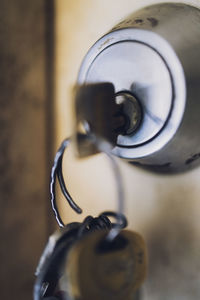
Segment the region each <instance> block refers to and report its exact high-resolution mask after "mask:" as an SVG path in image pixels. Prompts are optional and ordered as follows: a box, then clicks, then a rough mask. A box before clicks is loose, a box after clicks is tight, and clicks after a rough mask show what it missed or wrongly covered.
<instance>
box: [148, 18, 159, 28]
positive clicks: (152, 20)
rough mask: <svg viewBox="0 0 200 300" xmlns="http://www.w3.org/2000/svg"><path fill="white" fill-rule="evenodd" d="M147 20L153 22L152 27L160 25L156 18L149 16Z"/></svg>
mask: <svg viewBox="0 0 200 300" xmlns="http://www.w3.org/2000/svg"><path fill="white" fill-rule="evenodd" d="M147 20H148V21H149V22H150V23H151V26H152V27H156V26H157V25H158V20H157V19H155V18H147Z"/></svg>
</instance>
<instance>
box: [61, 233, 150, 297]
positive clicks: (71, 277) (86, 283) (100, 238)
mask: <svg viewBox="0 0 200 300" xmlns="http://www.w3.org/2000/svg"><path fill="white" fill-rule="evenodd" d="M107 235H108V231H107V230H99V231H95V232H92V233H90V234H88V235H87V236H84V237H83V238H82V239H81V240H79V241H78V242H77V243H75V244H74V245H73V247H72V248H71V250H70V251H69V253H68V256H67V260H66V264H65V276H64V277H63V279H62V282H61V285H62V289H64V285H65V290H67V293H68V295H69V299H73V300H75V299H79V300H94V299H95V300H102V299H104V300H107V299H109V300H124V299H126V300H133V299H134V300H135V299H136V298H135V297H136V293H137V291H138V289H139V287H140V286H141V285H142V283H143V281H144V279H145V277H146V272H147V251H146V247H145V242H144V240H143V238H142V237H141V236H140V235H139V234H138V233H135V232H132V231H129V230H123V231H121V232H120V234H119V235H118V236H117V237H116V239H115V240H114V241H113V242H109V241H107V240H106V236H107Z"/></svg>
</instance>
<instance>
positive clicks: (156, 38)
mask: <svg viewBox="0 0 200 300" xmlns="http://www.w3.org/2000/svg"><path fill="white" fill-rule="evenodd" d="M199 52H200V11H199V10H198V9H197V8H194V7H192V6H189V5H185V4H175V3H167V4H166V3H164V4H158V5H154V6H150V7H146V8H144V9H142V10H140V11H138V12H136V13H134V14H132V15H131V16H129V17H128V18H127V19H126V20H124V21H122V22H121V23H120V24H118V25H117V26H115V27H114V28H113V29H112V30H111V31H110V32H109V33H108V34H106V35H105V36H103V37H102V38H101V39H100V40H99V41H97V42H96V44H95V45H94V46H93V47H92V48H91V49H90V50H89V52H88V54H87V55H86V57H85V59H84V61H83V64H82V66H81V69H80V73H79V77H78V84H80V85H82V84H88V83H102V82H110V83H112V84H113V86H114V89H115V92H116V93H122V92H127V93H130V95H132V96H133V97H134V98H135V99H136V100H137V101H138V103H139V105H140V107H141V113H142V117H140V118H139V119H138V122H136V118H135V117H134V114H136V116H138V112H139V110H137V108H136V107H134V109H133V106H132V108H131V106H129V108H128V111H129V112H128V113H127V109H126V112H125V115H126V116H127V115H128V117H129V121H130V120H131V122H130V124H129V128H128V129H127V130H126V132H125V133H124V132H121V133H120V134H118V136H117V141H116V143H115V144H114V148H113V154H115V155H117V156H119V157H121V158H124V159H126V160H128V161H131V162H133V163H136V164H137V165H140V166H143V167H146V166H147V168H148V169H150V170H153V171H158V172H180V171H183V170H187V169H190V168H192V167H194V166H196V165H198V164H199V162H200V159H199V157H200V156H199V155H196V154H197V153H199V152H200V136H199V132H198V128H199V127H200V118H199V109H200V102H199V101H198V97H199V95H200V85H199V80H200V60H199ZM127 107H128V106H127ZM131 109H133V110H132V112H131ZM130 116H131V117H130ZM135 122H136V127H134V126H135V125H134V124H135ZM126 126H127V124H126ZM192 157H195V159H191V158H192ZM152 166H153V167H152ZM160 166H162V167H160Z"/></svg>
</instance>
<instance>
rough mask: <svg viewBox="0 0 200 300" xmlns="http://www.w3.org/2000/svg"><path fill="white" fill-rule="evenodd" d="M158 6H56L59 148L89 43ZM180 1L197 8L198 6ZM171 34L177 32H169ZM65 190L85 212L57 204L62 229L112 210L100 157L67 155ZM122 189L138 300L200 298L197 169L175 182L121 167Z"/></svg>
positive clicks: (139, 0) (88, 1) (96, 0)
mask: <svg viewBox="0 0 200 300" xmlns="http://www.w3.org/2000/svg"><path fill="white" fill-rule="evenodd" d="M159 2H164V1H155V0H117V1H116V0H109V1H106V0H84V1H81V0H76V1H73V0H67V1H66V0H59V1H56V2H55V3H56V73H55V74H56V81H55V83H56V91H55V95H56V102H55V105H56V106H55V115H56V143H57V145H58V144H59V143H60V142H61V140H62V139H63V138H64V137H66V136H69V135H71V133H72V123H73V114H72V112H71V107H72V103H71V100H72V95H71V90H72V87H73V85H74V83H75V82H76V78H77V74H78V70H79V67H80V64H81V62H82V59H83V57H84V55H85V54H86V52H87V50H88V49H89V47H90V46H92V44H93V43H94V42H95V41H96V40H97V39H99V38H100V37H101V36H102V35H103V34H104V33H106V32H107V31H109V29H110V28H112V27H113V26H114V25H115V24H116V23H118V22H119V21H120V20H121V19H123V18H124V17H126V16H127V15H128V14H130V13H131V12H133V11H134V10H136V9H138V8H141V7H143V6H145V5H149V4H152V3H159ZM167 2H185V3H188V4H191V5H196V6H198V7H199V6H200V1H199V0H196V1H180V0H179V1H167ZM172 34H176V28H174V32H172ZM64 164H65V178H66V180H67V183H68V186H69V190H70V192H71V194H72V196H73V197H74V198H75V200H76V201H77V202H78V204H79V205H80V206H81V207H82V208H83V210H84V213H83V216H77V215H76V214H75V213H74V212H72V210H71V209H70V208H69V207H68V206H67V205H66V202H65V201H63V199H61V201H60V208H61V210H62V214H63V217H64V219H65V220H66V222H70V221H72V220H73V221H74V220H82V219H83V217H84V216H86V215H87V214H92V215H97V214H98V213H99V212H102V211H104V210H107V209H114V208H115V207H116V205H117V203H116V187H115V182H114V179H113V176H112V175H113V174H112V172H111V170H110V166H109V162H108V161H107V160H106V158H105V157H104V156H103V155H97V156H94V157H92V158H89V159H86V160H77V159H76V158H75V157H74V154H73V149H71V151H68V152H67V153H66V155H65V161H64ZM120 168H121V171H122V174H123V179H124V186H125V190H126V215H127V217H128V220H129V227H130V228H132V229H134V230H137V231H138V232H140V233H141V234H143V236H144V237H145V239H146V242H147V245H148V251H149V271H148V277H147V280H146V283H145V286H144V288H143V299H145V300H146V299H148V300H151V299H152V300H157V299H159V300H160V299H167V300H168V299H170V300H175V299H176V300H177V299H181V300H183V299H198V298H199V297H200V260H199V257H200V239H199V238H200V227H199V226H200V199H199V195H200V185H199V178H200V169H196V170H194V171H192V172H189V173H186V174H181V175H177V176H156V175H153V174H150V173H146V172H143V171H141V170H139V169H136V168H134V167H131V166H129V165H128V164H126V163H124V162H123V163H122V162H120Z"/></svg>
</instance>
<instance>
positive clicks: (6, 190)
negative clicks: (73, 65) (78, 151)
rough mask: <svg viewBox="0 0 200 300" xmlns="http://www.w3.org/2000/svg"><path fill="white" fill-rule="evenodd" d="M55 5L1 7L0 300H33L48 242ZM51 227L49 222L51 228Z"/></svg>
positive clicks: (4, 2) (37, 2) (22, 3)
mask: <svg viewBox="0 0 200 300" xmlns="http://www.w3.org/2000/svg"><path fill="white" fill-rule="evenodd" d="M52 5H53V1H51V0H48V1H40V0H34V1H27V0H19V1H14V0H13V1H12V0H9V1H7V0H2V1H0V93H1V96H0V104H1V105H0V176H1V177H0V223H1V226H0V298H1V299H5V300H11V299H22V300H25V299H26V300H27V299H32V289H33V281H34V272H35V268H36V265H37V262H38V259H39V256H40V254H41V251H42V249H43V247H44V244H45V242H46V240H47V237H48V235H49V232H51V231H52V229H51V228H50V226H51V221H49V220H50V218H49V216H50V213H49V212H50V209H49V195H48V182H49V164H50V157H51V149H52V147H51V145H52V142H53V133H52V122H53V118H52V113H51V108H52V92H53V88H52V87H53V85H52V84H53V82H52V76H53V68H52V64H53V57H52V56H53V52H52V50H53V48H54V45H53V14H54V11H53V6H52ZM52 223H53V222H52Z"/></svg>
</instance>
